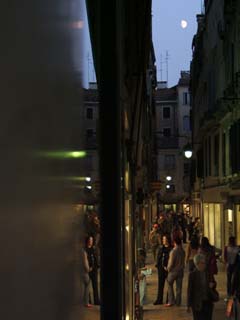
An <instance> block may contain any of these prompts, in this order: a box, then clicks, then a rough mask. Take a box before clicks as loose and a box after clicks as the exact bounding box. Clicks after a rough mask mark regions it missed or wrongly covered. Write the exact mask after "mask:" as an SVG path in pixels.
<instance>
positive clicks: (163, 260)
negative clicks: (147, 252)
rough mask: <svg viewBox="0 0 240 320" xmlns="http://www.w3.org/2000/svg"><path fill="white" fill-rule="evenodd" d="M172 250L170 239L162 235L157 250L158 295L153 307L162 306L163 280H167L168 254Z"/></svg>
mask: <svg viewBox="0 0 240 320" xmlns="http://www.w3.org/2000/svg"><path fill="white" fill-rule="evenodd" d="M171 250H172V246H171V239H170V237H169V236H168V235H163V237H162V245H161V246H160V248H159V250H158V255H157V263H156V268H157V270H158V293H157V299H156V301H155V302H154V303H153V304H154V305H157V304H163V292H164V285H165V280H166V278H167V274H168V272H167V265H168V259H169V253H170V251H171Z"/></svg>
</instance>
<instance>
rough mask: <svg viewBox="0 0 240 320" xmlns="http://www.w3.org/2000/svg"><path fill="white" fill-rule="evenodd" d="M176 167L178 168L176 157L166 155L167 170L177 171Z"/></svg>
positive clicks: (165, 165)
mask: <svg viewBox="0 0 240 320" xmlns="http://www.w3.org/2000/svg"><path fill="white" fill-rule="evenodd" d="M175 167H176V163H175V155H174V154H169V155H165V158H164V168H165V169H175Z"/></svg>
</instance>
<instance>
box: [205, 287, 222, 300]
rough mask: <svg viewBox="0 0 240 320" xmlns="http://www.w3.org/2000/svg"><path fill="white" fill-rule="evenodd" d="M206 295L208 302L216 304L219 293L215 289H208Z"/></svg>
mask: <svg viewBox="0 0 240 320" xmlns="http://www.w3.org/2000/svg"><path fill="white" fill-rule="evenodd" d="M208 295H209V299H210V301H212V302H218V301H219V299H220V297H219V293H218V291H217V289H216V288H209V291H208Z"/></svg>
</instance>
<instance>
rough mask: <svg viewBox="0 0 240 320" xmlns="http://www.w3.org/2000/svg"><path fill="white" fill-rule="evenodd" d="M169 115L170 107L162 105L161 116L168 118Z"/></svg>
mask: <svg viewBox="0 0 240 320" xmlns="http://www.w3.org/2000/svg"><path fill="white" fill-rule="evenodd" d="M170 116H171V114H170V107H163V118H164V119H169V118H170Z"/></svg>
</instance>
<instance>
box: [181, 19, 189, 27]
mask: <svg viewBox="0 0 240 320" xmlns="http://www.w3.org/2000/svg"><path fill="white" fill-rule="evenodd" d="M187 25H188V23H187V21H186V20H181V27H182V28H183V29H185V28H187Z"/></svg>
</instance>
